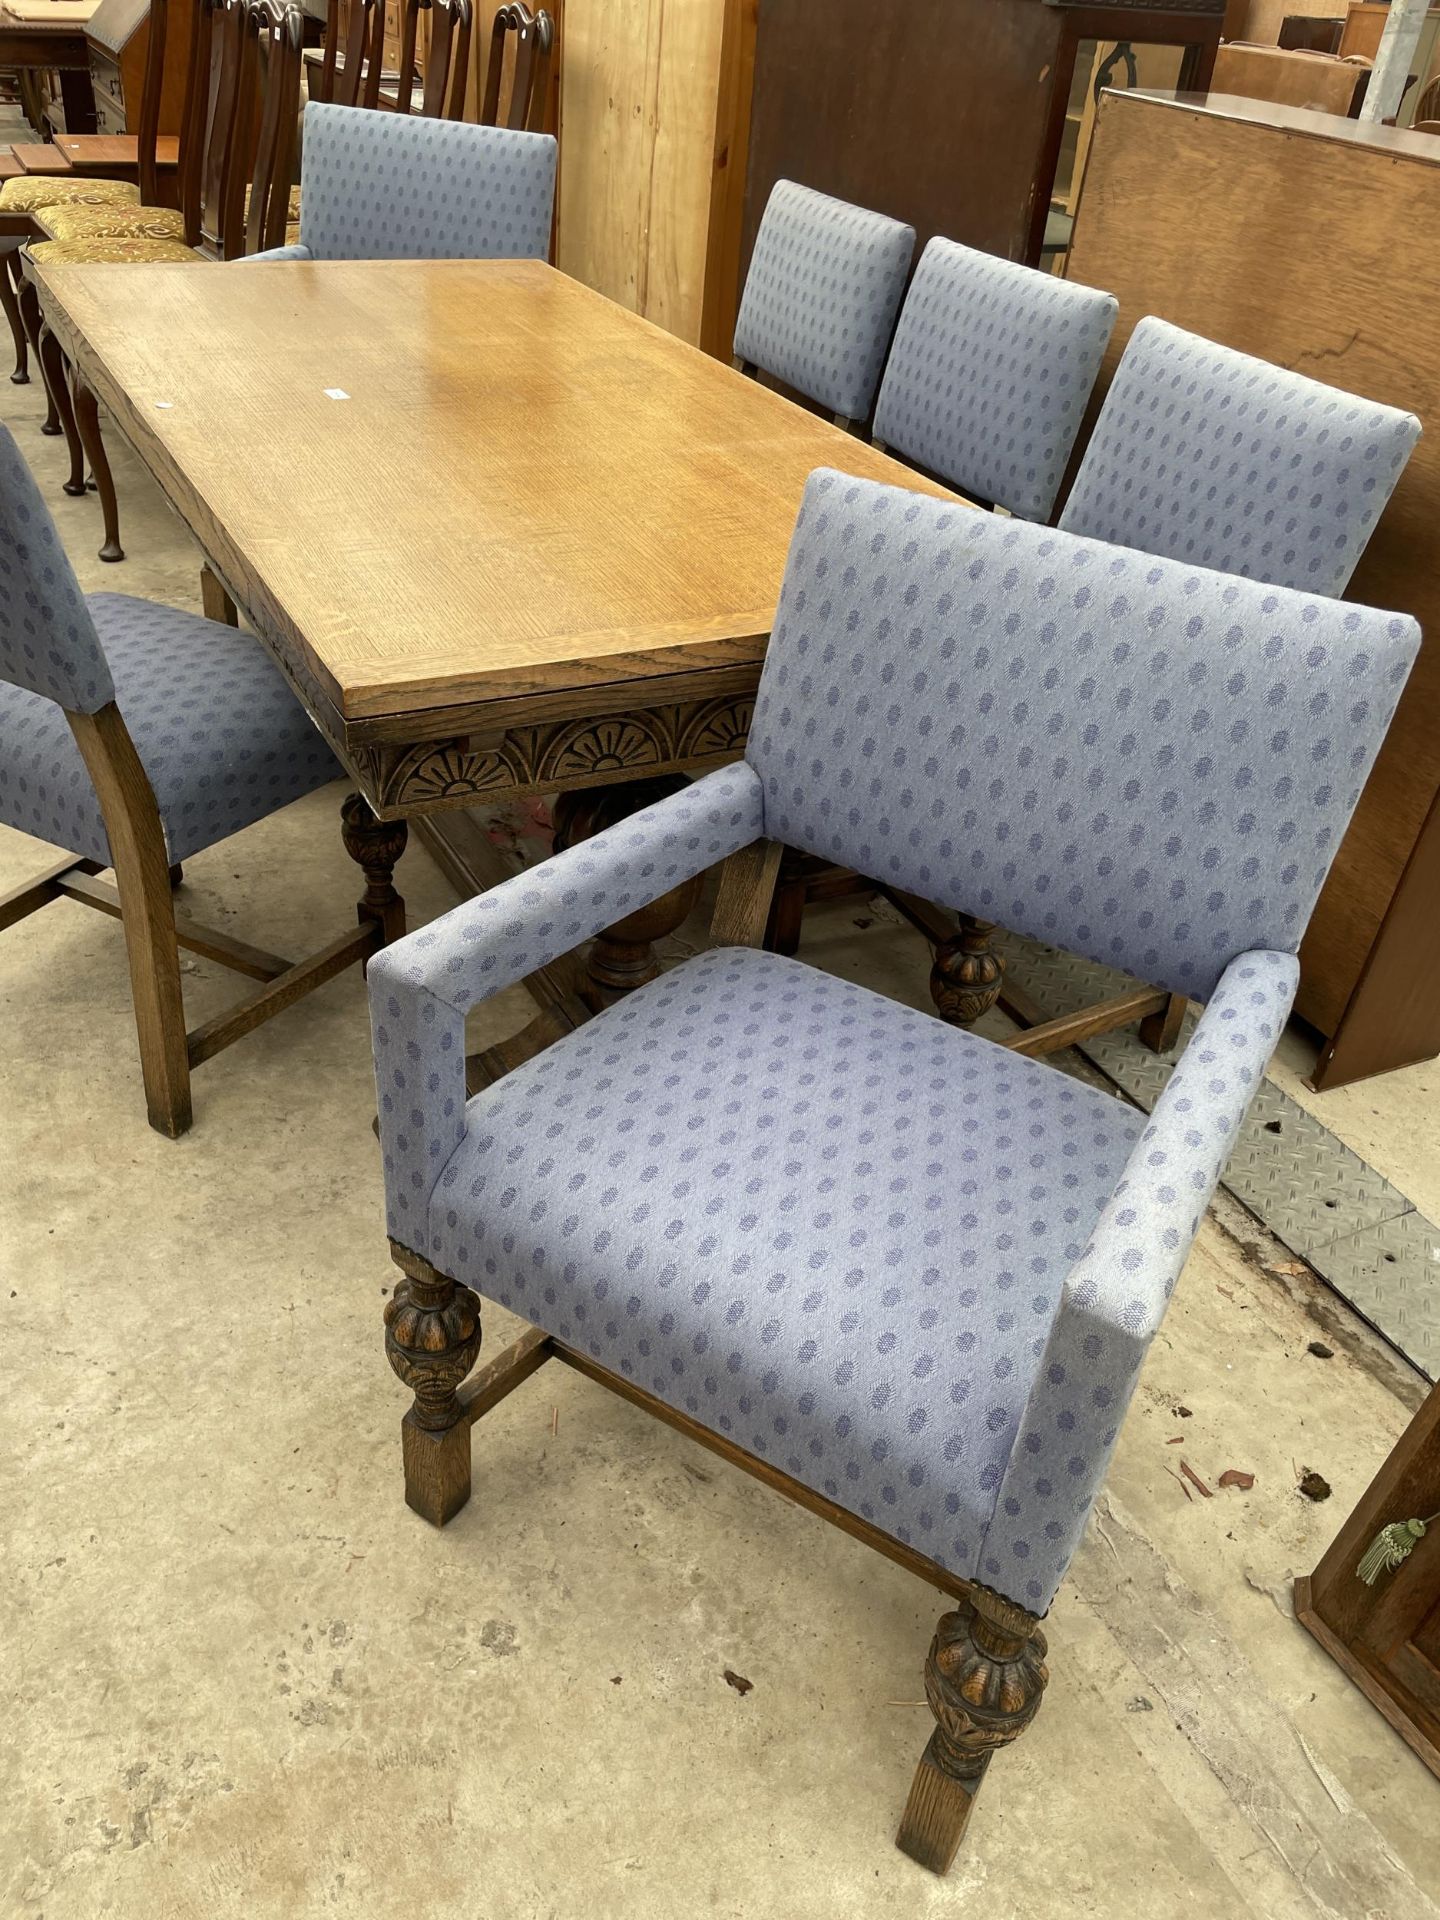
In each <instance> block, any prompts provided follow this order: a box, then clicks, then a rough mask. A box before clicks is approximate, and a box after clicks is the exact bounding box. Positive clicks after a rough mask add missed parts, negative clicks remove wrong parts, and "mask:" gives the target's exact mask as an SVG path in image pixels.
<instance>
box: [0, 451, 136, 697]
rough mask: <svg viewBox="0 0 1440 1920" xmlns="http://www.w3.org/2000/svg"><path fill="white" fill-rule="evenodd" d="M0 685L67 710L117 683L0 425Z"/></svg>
mask: <svg viewBox="0 0 1440 1920" xmlns="http://www.w3.org/2000/svg"><path fill="white" fill-rule="evenodd" d="M0 680H6V681H8V682H9V683H10V685H11V686H15V687H23V688H24V689H25V690H26V691H27V692H28V693H39V694H43V695H44V697H45V698H46V699H47V700H54V701H57V702H58V703H59V704H60V705H61V706H62V707H64V708H65V709H66V710H67V711H68V712H70V713H95V712H97V711H98V710H99V709H100V708H101V707H103V706H105V705H106V704H107V702H109V701H111V700H113V699H114V697H115V685H114V682H113V681H112V680H111V678H110V668H109V665H108V664H107V662H106V659H105V652H104V649H103V648H102V647H101V645H100V636H99V635H98V634H97V633H96V631H95V623H94V622H93V621H92V620H91V618H90V611H89V608H88V607H87V606H86V604H85V596H84V594H83V593H82V592H81V591H80V583H79V582H78V581H77V580H76V578H75V573H74V569H73V568H72V567H71V565H70V562H69V560H68V559H67V558H66V555H65V549H64V547H62V546H61V544H60V536H59V534H58V533H57V532H56V531H55V522H54V521H53V520H52V519H51V518H50V513H49V509H48V508H47V507H46V505H45V502H44V501H43V500H42V499H41V497H40V489H39V488H38V487H37V486H36V484H35V481H34V479H33V477H32V475H31V472H30V469H29V467H27V466H26V464H25V460H24V457H23V456H22V454H21V452H20V449H19V447H17V446H16V444H15V436H14V435H13V434H12V433H11V431H10V429H9V428H8V427H5V426H0Z"/></svg>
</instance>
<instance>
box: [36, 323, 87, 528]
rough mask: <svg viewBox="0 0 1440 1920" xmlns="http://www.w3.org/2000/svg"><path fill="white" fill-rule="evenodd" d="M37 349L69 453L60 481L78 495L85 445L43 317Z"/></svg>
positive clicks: (81, 488) (57, 344)
mask: <svg viewBox="0 0 1440 1920" xmlns="http://www.w3.org/2000/svg"><path fill="white" fill-rule="evenodd" d="M39 351H40V366H41V370H42V372H43V373H44V375H45V389H46V391H47V393H48V394H49V395H50V401H51V404H52V406H53V407H54V408H55V411H56V413H57V414H58V416H59V419H60V427H61V431H62V432H63V433H64V435H65V445H66V447H67V448H68V449H69V453H70V473H69V476H68V478H67V479H66V480H65V481H64V482H63V485H64V488H65V491H66V493H68V494H70V495H71V496H72V497H73V498H76V499H79V498H81V497H83V495H84V494H85V492H86V486H85V449H84V447H83V446H82V444H81V441H80V429H79V426H78V424H77V422H76V418H75V408H74V406H73V404H72V402H71V396H70V383H69V381H68V380H67V379H66V377H65V356H64V354H63V353H62V352H61V351H60V342H59V341H58V340H57V339H56V338H55V336H54V334H53V333H52V332H51V331H50V329H49V327H47V326H46V325H45V323H44V321H43V320H42V321H41V323H40V348H39Z"/></svg>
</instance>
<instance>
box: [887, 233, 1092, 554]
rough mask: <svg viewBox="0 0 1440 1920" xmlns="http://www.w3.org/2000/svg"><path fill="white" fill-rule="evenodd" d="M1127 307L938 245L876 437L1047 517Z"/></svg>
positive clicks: (908, 317)
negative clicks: (1119, 315) (1120, 315)
mask: <svg viewBox="0 0 1440 1920" xmlns="http://www.w3.org/2000/svg"><path fill="white" fill-rule="evenodd" d="M1118 311H1119V302H1118V301H1117V300H1116V299H1115V296H1114V295H1113V294H1109V293H1099V292H1097V291H1096V289H1095V288H1094V287H1082V286H1081V285H1080V284H1079V282H1078V281H1072V280H1059V279H1057V278H1056V277H1055V275H1054V274H1053V273H1040V272H1038V271H1037V270H1036V269H1035V268H1034V267H1021V266H1017V265H1016V264H1015V263H1014V261H1012V260H999V259H997V258H996V257H995V255H994V254H989V253H977V252H976V250H975V249H974V248H973V247H962V246H960V245H959V244H958V243H957V242H956V241H954V240H943V239H940V238H938V237H937V238H936V239H934V240H932V241H931V242H930V244H929V245H928V246H927V247H926V249H925V251H924V253H922V254H921V256H920V264H919V266H918V267H917V268H916V269H915V278H914V279H913V280H912V281H911V282H910V291H909V292H908V293H907V294H906V296H905V305H904V306H903V307H902V308H901V310H900V324H899V326H898V327H897V328H896V330H895V344H894V345H893V346H892V347H891V349H890V358H889V360H888V361H887V362H886V365H885V378H884V380H883V381H882V382H881V385H880V398H879V400H878V401H877V402H876V403H875V438H876V440H877V441H879V442H881V444H883V445H884V446H887V447H889V448H891V449H892V450H893V451H894V452H896V453H901V454H904V455H905V457H906V458H907V459H909V460H913V461H915V462H916V464H917V465H918V466H921V467H924V468H925V469H926V470H927V471H928V472H930V473H934V474H938V475H939V476H940V477H941V478H942V479H944V480H948V481H950V482H951V484H952V485H954V486H956V487H958V488H959V489H960V491H961V492H962V493H965V494H968V495H969V496H970V498H971V499H974V500H983V501H986V502H987V503H993V504H994V505H995V506H999V507H1007V508H1008V509H1009V510H1010V512H1011V513H1015V514H1019V516H1020V517H1021V519H1023V520H1048V519H1049V517H1050V509H1051V508H1052V507H1053V506H1054V504H1055V496H1056V494H1057V493H1058V492H1059V491H1060V482H1061V480H1062V479H1063V478H1064V475H1065V464H1066V462H1067V461H1068V460H1069V458H1070V450H1071V448H1072V447H1073V446H1074V444H1075V436H1076V434H1077V433H1078V432H1079V430H1080V422H1081V420H1082V419H1083V418H1084V415H1085V402H1086V401H1087V400H1088V399H1089V397H1090V389H1091V388H1092V387H1093V386H1094V384H1095V376H1096V375H1097V374H1098V373H1099V371H1100V361H1101V359H1102V358H1103V356H1104V353H1105V348H1106V345H1107V343H1108V341H1109V339H1110V333H1111V329H1112V328H1113V327H1114V325H1115V315H1116V313H1117V312H1118Z"/></svg>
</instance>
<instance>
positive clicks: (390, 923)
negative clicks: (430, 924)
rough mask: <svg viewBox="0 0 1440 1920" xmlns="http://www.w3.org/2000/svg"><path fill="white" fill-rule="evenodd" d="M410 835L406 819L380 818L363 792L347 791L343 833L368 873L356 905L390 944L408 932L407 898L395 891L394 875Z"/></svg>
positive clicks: (342, 814)
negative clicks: (378, 818)
mask: <svg viewBox="0 0 1440 1920" xmlns="http://www.w3.org/2000/svg"><path fill="white" fill-rule="evenodd" d="M409 836H410V830H409V828H408V827H407V826H406V825H405V822H404V821H403V820H377V819H376V817H375V815H374V813H373V812H372V811H371V807H370V802H369V801H368V800H367V799H366V798H365V796H364V795H363V794H360V793H351V794H347V795H346V796H345V799H344V800H343V801H342V803H341V806H340V837H341V839H342V840H343V841H344V843H345V851H346V852H347V853H348V854H349V856H350V858H351V859H352V860H353V861H355V863H356V864H357V866H359V867H360V869H361V871H362V872H363V873H364V875H365V892H364V894H363V896H362V898H361V900H360V904H359V906H358V908H357V909H356V911H357V913H358V915H359V918H360V924H361V926H362V927H363V926H364V925H365V924H366V922H367V921H373V922H374V923H375V925H377V926H378V927H379V928H380V935H381V942H382V944H383V945H385V946H387V947H388V946H389V944H390V942H391V941H392V940H400V939H403V938H404V935H405V902H404V901H403V900H402V899H401V898H400V895H399V894H398V893H397V892H396V891H395V880H394V876H395V864H396V862H397V861H398V860H399V858H400V856H401V854H402V853H404V851H405V842H406V841H407V839H408V838H409Z"/></svg>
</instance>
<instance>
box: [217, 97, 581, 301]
mask: <svg viewBox="0 0 1440 1920" xmlns="http://www.w3.org/2000/svg"><path fill="white" fill-rule="evenodd" d="M555 156H556V147H555V141H554V139H553V138H552V136H551V135H550V134H548V133H519V132H515V131H512V130H511V129H510V128H508V127H477V126H470V125H468V124H467V123H465V122H463V121H452V120H425V119H420V118H418V117H417V116H415V115H413V114H399V113H372V112H369V111H367V110H366V109H364V108H362V107H333V106H327V105H324V104H322V103H320V102H316V101H312V102H311V103H310V105H309V106H307V107H306V109H305V142H304V156H303V160H302V164H301V171H302V178H301V186H302V188H303V192H302V195H301V200H300V239H299V243H298V244H297V245H295V246H288V247H274V248H272V249H271V250H270V251H269V252H267V253H255V254H251V255H250V258H249V261H248V262H247V264H252V265H253V264H254V263H255V262H257V261H263V260H543V259H544V258H545V257H546V255H547V254H548V253H549V251H550V222H551V215H552V213H553V211H554V206H555Z"/></svg>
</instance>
